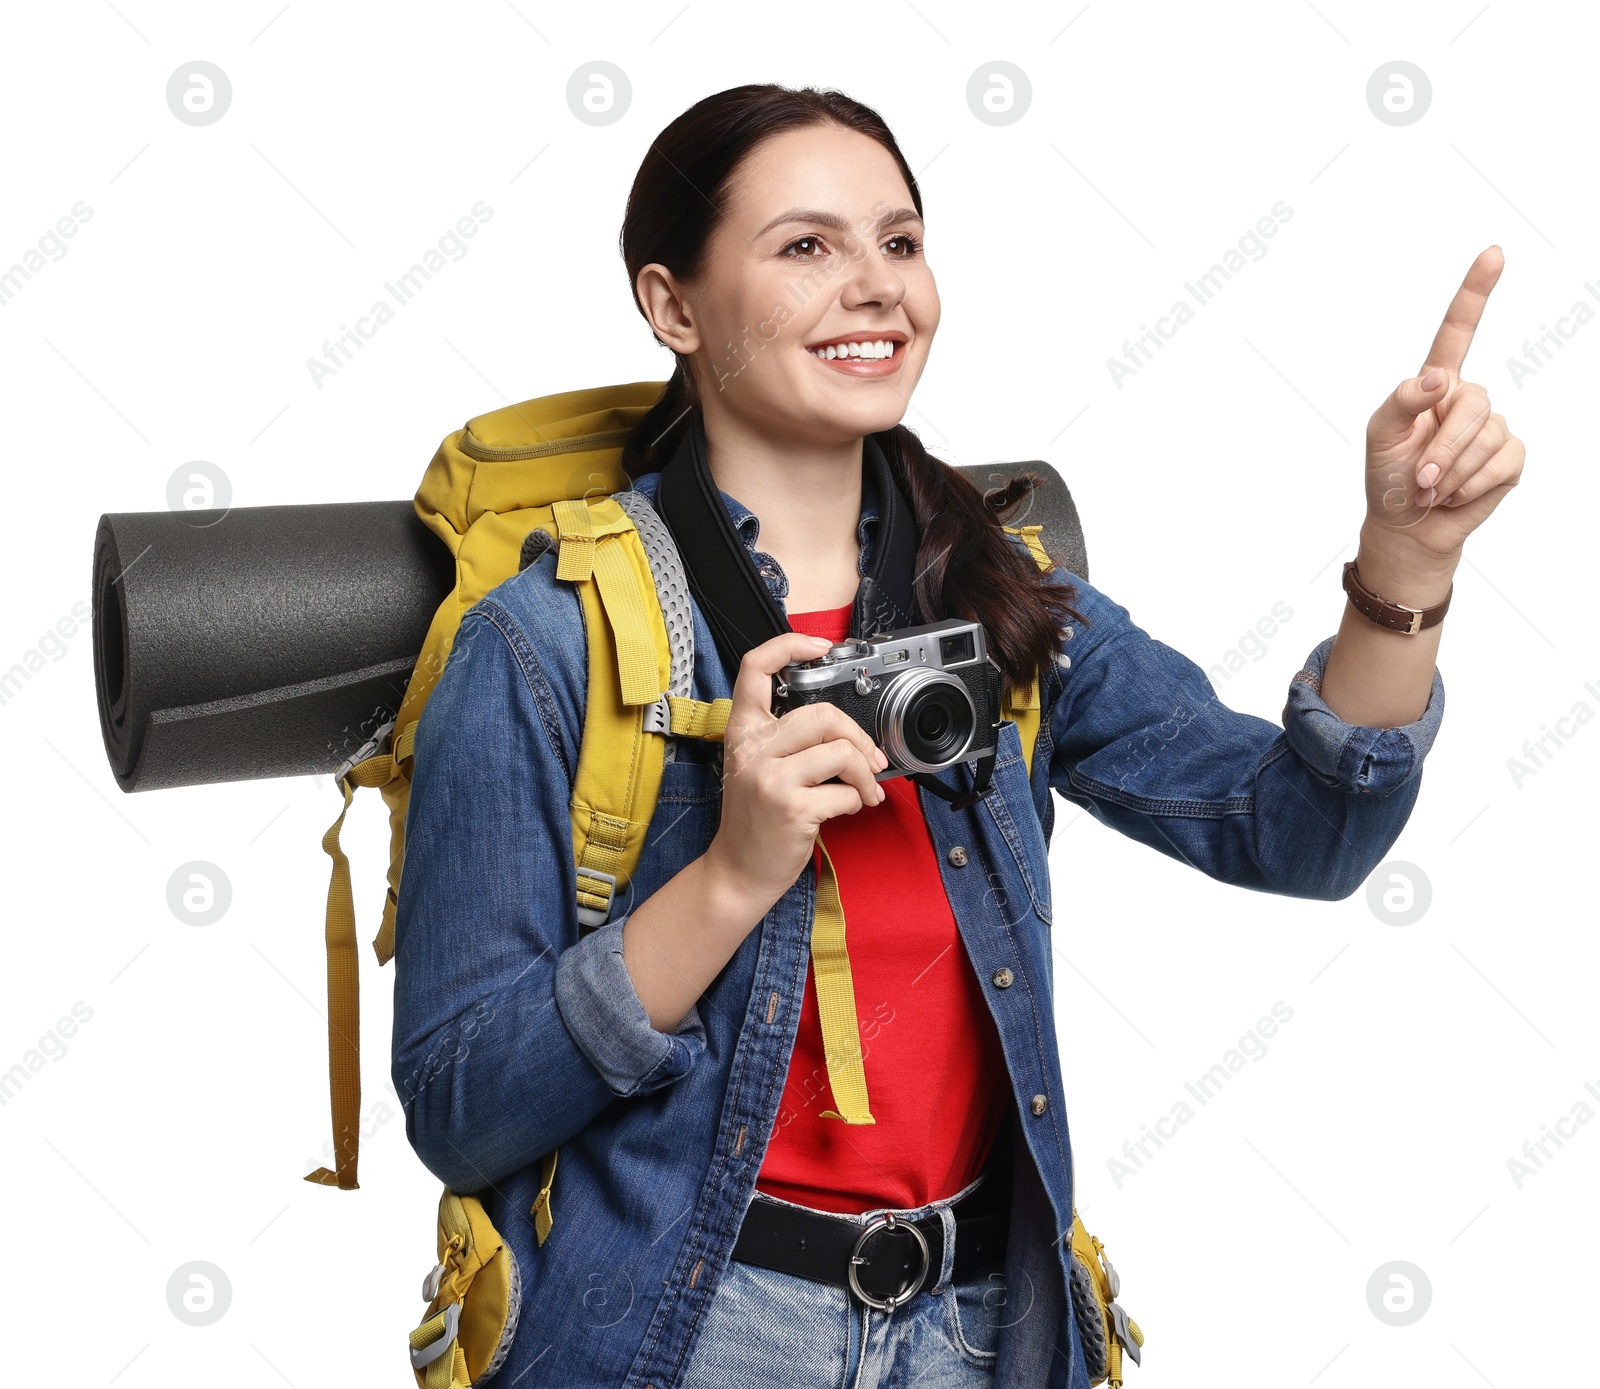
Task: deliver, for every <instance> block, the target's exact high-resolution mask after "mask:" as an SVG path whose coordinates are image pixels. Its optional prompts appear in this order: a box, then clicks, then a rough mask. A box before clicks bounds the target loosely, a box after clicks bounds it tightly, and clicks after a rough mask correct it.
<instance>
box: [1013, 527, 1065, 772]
mask: <svg viewBox="0 0 1600 1389" xmlns="http://www.w3.org/2000/svg"><path fill="white" fill-rule="evenodd" d="M1000 529H1001V530H1006V531H1010V532H1011V534H1012V535H1020V536H1021V537H1022V541H1023V544H1025V545H1026V546H1027V547H1028V553H1029V554H1030V555H1032V556H1033V562H1034V563H1035V564H1037V565H1038V566H1039V568H1041V569H1045V570H1048V569H1049V568H1051V565H1052V563H1053V562H1052V560H1051V559H1050V556H1049V555H1048V554H1046V553H1045V548H1044V542H1043V541H1041V540H1040V539H1039V532H1040V531H1042V530H1043V529H1044V527H1043V526H1042V525H1039V526H1002V527H1001V528H1000ZM1011 698H1012V700H1013V702H1012V703H1011V704H1008V705H1007V706H1006V713H1007V714H1009V715H1010V716H1011V721H1012V722H1013V723H1015V724H1016V726H1017V736H1018V737H1019V738H1020V739H1021V741H1022V755H1023V757H1024V759H1026V760H1025V765H1026V766H1027V768H1028V774H1029V775H1030V776H1031V775H1032V774H1033V748H1034V744H1035V743H1037V742H1038V741H1039V718H1040V714H1041V710H1040V708H1039V677H1038V676H1037V675H1035V676H1034V677H1033V683H1032V684H1031V685H1030V686H1029V687H1028V691H1027V693H1026V694H1024V695H1021V696H1020V697H1019V695H1018V693H1017V692H1016V691H1013V692H1012V696H1011Z"/></svg>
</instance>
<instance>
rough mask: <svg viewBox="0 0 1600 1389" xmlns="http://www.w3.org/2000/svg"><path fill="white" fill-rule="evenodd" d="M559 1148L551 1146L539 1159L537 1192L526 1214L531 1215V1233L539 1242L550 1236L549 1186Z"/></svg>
mask: <svg viewBox="0 0 1600 1389" xmlns="http://www.w3.org/2000/svg"><path fill="white" fill-rule="evenodd" d="M560 1151H561V1150H560V1149H559V1148H552V1149H551V1150H550V1151H549V1152H548V1153H546V1154H545V1155H544V1156H543V1157H542V1158H540V1159H539V1194H538V1195H537V1196H535V1197H534V1198H533V1205H531V1206H529V1207H528V1214H529V1215H531V1216H532V1217H533V1233H534V1234H535V1235H537V1236H538V1239H539V1243H540V1244H543V1243H544V1242H545V1240H546V1239H548V1238H549V1236H550V1225H551V1222H552V1221H553V1220H554V1219H555V1216H554V1214H553V1212H552V1211H551V1209H550V1186H551V1183H553V1182H554V1181H555V1179H556V1154H557V1153H558V1152H560Z"/></svg>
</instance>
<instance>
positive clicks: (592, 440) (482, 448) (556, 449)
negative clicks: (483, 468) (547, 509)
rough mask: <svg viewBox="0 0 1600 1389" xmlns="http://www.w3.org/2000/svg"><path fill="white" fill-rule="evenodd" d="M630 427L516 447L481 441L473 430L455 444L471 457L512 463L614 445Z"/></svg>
mask: <svg viewBox="0 0 1600 1389" xmlns="http://www.w3.org/2000/svg"><path fill="white" fill-rule="evenodd" d="M631 433H633V431H632V430H631V429H608V430H606V431H605V432H604V433H600V434H576V435H573V436H572V437H571V438H569V439H552V440H549V441H547V442H545V443H542V444H519V445H517V446H516V447H513V448H495V447H493V446H491V445H489V444H480V443H479V442H478V441H477V440H476V439H475V438H473V436H472V433H471V431H470V430H469V431H468V432H467V433H465V434H463V435H462V436H461V442H460V443H459V444H458V445H457V446H456V447H457V448H459V449H460V450H461V452H462V453H464V454H466V455H467V457H468V458H476V459H477V460H478V461H479V462H480V463H501V462H505V463H509V462H513V461H515V460H518V459H525V458H550V457H554V456H556V455H557V454H563V453H594V452H598V451H599V450H600V449H608V448H615V447H617V446H618V445H620V444H625V443H627V441H628V436H629V435H630V434H631Z"/></svg>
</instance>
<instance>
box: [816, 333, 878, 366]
mask: <svg viewBox="0 0 1600 1389" xmlns="http://www.w3.org/2000/svg"><path fill="white" fill-rule="evenodd" d="M894 349H895V344H894V343H892V342H890V341H888V340H887V339H884V338H877V339H873V340H870V341H867V342H842V343H835V344H833V345H832V346H829V347H813V348H810V349H808V350H809V351H810V352H812V353H813V354H815V355H816V356H818V357H822V358H825V359H826V360H827V361H830V362H831V361H833V360H835V359H836V358H839V357H860V358H863V359H866V360H868V361H870V360H872V359H874V358H882V357H892V356H894Z"/></svg>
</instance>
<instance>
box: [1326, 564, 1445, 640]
mask: <svg viewBox="0 0 1600 1389" xmlns="http://www.w3.org/2000/svg"><path fill="white" fill-rule="evenodd" d="M1343 586H1344V591H1345V592H1346V593H1348V594H1349V595H1350V604H1351V606H1352V607H1354V608H1355V610H1356V611H1357V612H1358V613H1360V614H1361V615H1362V616H1363V617H1365V618H1370V619H1371V620H1372V621H1373V622H1376V623H1377V624H1378V626H1380V627H1387V628H1388V629H1389V630H1390V631H1391V632H1404V633H1405V634H1406V635H1407V636H1415V635H1416V634H1417V633H1418V632H1421V631H1424V630H1425V629H1426V628H1429V627H1432V626H1435V625H1436V624H1437V623H1439V622H1441V621H1443V619H1444V615H1445V612H1446V611H1447V610H1448V609H1449V607H1450V597H1451V594H1453V593H1454V592H1455V591H1456V586H1455V585H1454V584H1451V585H1450V592H1449V593H1446V594H1445V596H1444V601H1443V602H1442V603H1435V604H1434V605H1433V606H1432V607H1431V608H1408V607H1405V606H1404V605H1403V604H1400V603H1391V602H1389V600H1388V599H1386V598H1383V597H1381V596H1380V595H1378V594H1376V593H1374V592H1373V591H1372V590H1371V589H1370V588H1368V587H1367V586H1366V585H1365V584H1364V583H1362V582H1361V576H1360V575H1359V574H1358V573H1357V572H1356V562H1355V561H1354V560H1353V559H1351V560H1346V561H1345V565H1344V578H1343Z"/></svg>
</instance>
